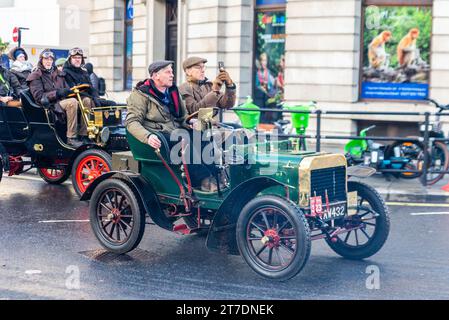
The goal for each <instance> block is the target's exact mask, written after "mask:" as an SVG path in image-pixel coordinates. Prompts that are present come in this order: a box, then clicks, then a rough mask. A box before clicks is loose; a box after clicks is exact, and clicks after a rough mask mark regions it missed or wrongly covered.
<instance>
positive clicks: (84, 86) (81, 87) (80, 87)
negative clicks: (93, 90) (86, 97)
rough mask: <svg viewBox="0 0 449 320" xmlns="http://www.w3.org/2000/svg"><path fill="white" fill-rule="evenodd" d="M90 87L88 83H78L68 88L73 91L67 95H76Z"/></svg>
mask: <svg viewBox="0 0 449 320" xmlns="http://www.w3.org/2000/svg"><path fill="white" fill-rule="evenodd" d="M89 88H90V84H87V83H85V84H80V85H78V86H74V87H73V88H70V90H72V92H73V93H71V94H69V95H68V96H67V97H69V98H73V97H76V94H77V93H79V92H82V91H87V90H88V89H89Z"/></svg>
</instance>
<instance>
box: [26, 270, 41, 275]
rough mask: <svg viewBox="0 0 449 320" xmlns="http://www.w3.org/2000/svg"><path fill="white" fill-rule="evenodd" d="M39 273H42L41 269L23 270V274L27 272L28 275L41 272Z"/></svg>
mask: <svg viewBox="0 0 449 320" xmlns="http://www.w3.org/2000/svg"><path fill="white" fill-rule="evenodd" d="M41 273H42V271H41V270H27V271H25V274H28V275H33V274H41Z"/></svg>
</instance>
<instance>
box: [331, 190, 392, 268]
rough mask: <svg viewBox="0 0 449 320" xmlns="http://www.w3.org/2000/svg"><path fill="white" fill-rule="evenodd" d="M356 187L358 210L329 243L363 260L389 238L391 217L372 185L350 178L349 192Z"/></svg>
mask: <svg viewBox="0 0 449 320" xmlns="http://www.w3.org/2000/svg"><path fill="white" fill-rule="evenodd" d="M352 191H357V208H356V209H354V210H356V212H355V214H354V215H352V216H351V217H349V218H347V219H346V220H345V221H344V222H343V227H344V228H346V229H347V230H348V231H347V232H346V233H343V234H340V235H338V236H337V237H336V238H334V239H333V241H332V240H329V239H327V240H326V241H327V243H328V244H329V246H330V247H331V249H332V250H334V251H335V252H336V253H338V254H339V255H341V256H342V257H344V258H347V259H352V260H361V259H365V258H368V257H371V256H372V255H374V254H376V253H377V252H378V251H379V250H380V249H381V248H382V246H383V245H384V244H385V241H386V240H387V238H388V234H389V232H390V217H389V212H388V208H387V206H386V205H385V202H384V201H383V199H382V197H381V195H380V194H379V193H378V192H377V191H376V190H375V189H374V188H372V187H370V186H368V185H366V184H364V183H360V182H356V181H349V182H348V192H352Z"/></svg>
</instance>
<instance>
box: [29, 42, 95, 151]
mask: <svg viewBox="0 0 449 320" xmlns="http://www.w3.org/2000/svg"><path fill="white" fill-rule="evenodd" d="M27 82H28V86H29V87H30V91H31V94H32V96H33V98H34V100H35V101H36V103H38V104H40V103H42V101H43V100H47V101H48V102H49V103H51V104H53V105H54V108H55V112H65V113H66V115H67V143H68V144H69V145H71V146H73V147H75V148H78V147H79V146H81V145H82V142H81V141H80V140H79V139H78V136H79V137H80V138H82V139H87V128H86V124H85V123H84V121H81V122H80V129H79V135H78V134H77V133H78V108H79V105H78V100H76V99H75V98H68V96H69V95H70V94H71V93H72V91H71V90H70V87H69V85H68V84H67V82H66V80H65V78H64V73H63V72H60V71H59V70H58V69H57V68H56V67H55V56H54V54H53V52H52V51H51V50H50V49H45V50H44V51H43V52H42V53H41V55H40V57H39V63H38V65H37V68H36V70H35V71H34V72H33V73H31V74H30V76H29V77H28V79H27Z"/></svg>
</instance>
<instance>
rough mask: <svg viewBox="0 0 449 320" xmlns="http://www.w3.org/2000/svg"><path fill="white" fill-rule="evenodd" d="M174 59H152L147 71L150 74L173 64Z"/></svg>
mask: <svg viewBox="0 0 449 320" xmlns="http://www.w3.org/2000/svg"><path fill="white" fill-rule="evenodd" d="M174 63H175V62H174V61H169V60H158V61H154V62H153V63H152V64H150V66H149V67H148V72H149V73H150V76H152V75H153V73H156V72H158V71H159V70H162V69H164V68H165V67H167V66H169V65H171V64H174Z"/></svg>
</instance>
